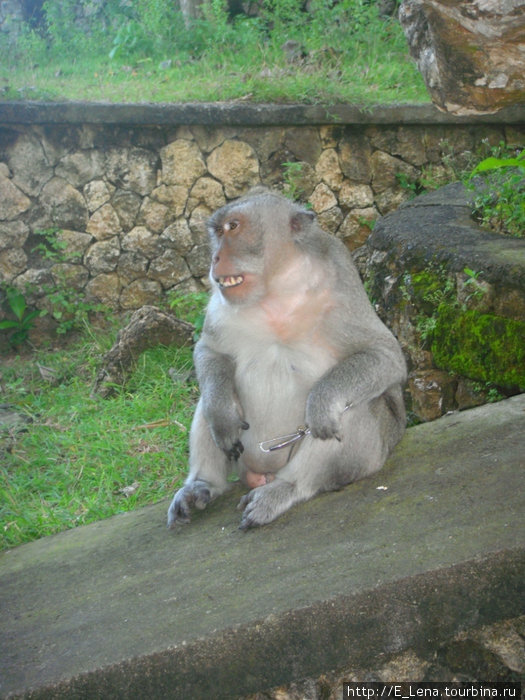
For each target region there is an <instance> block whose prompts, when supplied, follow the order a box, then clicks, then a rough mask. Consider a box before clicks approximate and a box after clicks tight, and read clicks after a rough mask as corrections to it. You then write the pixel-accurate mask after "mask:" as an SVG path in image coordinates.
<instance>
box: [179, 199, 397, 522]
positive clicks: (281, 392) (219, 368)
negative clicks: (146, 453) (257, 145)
mask: <svg viewBox="0 0 525 700" xmlns="http://www.w3.org/2000/svg"><path fill="white" fill-rule="evenodd" d="M229 221H235V222H237V221H240V222H241V224H240V225H239V227H238V228H237V230H236V231H235V238H234V245H233V246H232V245H231V240H228V241H226V238H227V236H226V235H223V231H228V224H227V222H229ZM225 224H227V225H226V226H225ZM235 226H236V227H237V224H235ZM209 231H210V236H211V241H212V248H213V254H212V267H211V271H210V278H211V281H212V285H213V294H212V297H211V299H210V303H209V306H208V311H207V315H206V322H205V325H204V329H203V333H202V336H201V338H200V340H199V342H198V343H197V345H196V348H195V365H196V370H197V377H198V380H199V385H200V389H201V398H200V401H199V405H198V407H197V410H196V412H195V417H194V421H193V425H192V429H191V434H190V472H189V475H188V478H187V479H186V483H185V485H184V486H183V487H182V489H180V490H179V491H178V492H177V493H176V494H175V496H174V498H173V501H172V503H171V506H170V508H169V512H168V525H169V526H172V525H174V524H176V523H179V522H187V521H188V520H189V517H190V510H191V507H193V506H195V507H200V508H203V507H205V506H206V504H207V503H208V502H209V501H210V500H212V499H213V498H215V497H216V496H218V495H220V494H221V493H223V492H224V491H225V490H226V488H227V477H228V475H229V474H230V473H231V472H232V471H236V472H237V473H238V475H239V476H240V477H241V479H243V478H248V475H249V474H250V473H255V474H270V475H275V479H274V480H273V481H272V482H271V483H266V484H265V485H262V486H258V487H257V488H253V489H252V490H251V491H249V492H248V493H247V494H246V495H245V496H244V497H243V498H242V500H241V502H240V504H239V507H240V508H241V509H242V511H243V515H242V519H241V528H248V527H252V526H256V525H264V524H265V523H269V522H271V521H272V520H274V519H275V518H276V517H278V516H279V515H281V514H282V513H284V512H285V511H286V510H288V509H289V508H290V507H291V506H292V505H294V504H296V503H298V502H300V501H304V500H307V499H309V498H312V497H313V496H315V494H317V493H320V492H321V491H326V490H332V489H337V488H339V487H341V486H342V485H344V484H347V483H350V482H351V481H355V480H356V479H359V478H361V477H364V476H367V475H369V474H372V473H374V472H375V471H377V470H379V469H380V468H381V467H382V465H383V463H384V461H385V459H386V458H387V456H388V455H389V453H390V452H391V451H392V449H393V448H394V447H395V445H396V444H397V442H398V441H399V440H400V439H401V436H402V435H403V432H404V430H405V423H406V417H405V408H404V404H403V397H402V386H403V383H404V382H405V379H406V367H405V362H404V359H403V356H402V353H401V349H400V347H399V344H398V342H397V340H396V339H395V338H394V336H393V335H392V334H391V332H390V331H389V330H388V329H387V328H386V326H384V324H383V323H382V322H381V321H380V319H379V318H378V316H377V314H376V313H375V311H374V309H373V307H372V305H371V304H370V302H369V300H368V298H367V296H366V293H365V291H364V288H363V285H362V283H361V280H360V279H359V275H358V273H357V270H356V268H355V265H354V263H353V261H352V259H351V256H350V254H349V252H348V250H347V249H346V247H345V246H344V245H343V244H342V243H341V241H339V240H337V239H335V238H334V237H332V236H329V235H328V234H327V233H325V232H324V231H322V230H321V229H320V228H319V226H318V225H317V223H316V221H315V219H314V217H312V214H311V212H308V211H306V210H304V209H302V208H301V207H299V206H298V205H296V204H294V203H292V202H290V201H289V200H288V199H286V198H284V197H282V196H280V195H277V194H275V193H272V192H269V191H267V190H261V189H260V188H258V189H257V190H256V191H255V192H253V193H251V194H250V193H249V194H248V195H247V196H245V197H243V198H241V199H239V200H237V201H235V202H232V203H231V204H228V205H226V206H225V207H222V208H221V209H219V210H218V211H217V212H216V213H215V214H214V215H213V217H212V218H211V219H210V223H209ZM232 238H233V237H232ZM228 246H229V247H228ZM226 250H228V254H227V255H226V252H225V251H226ZM263 251H264V252H263ZM226 257H227V258H228V261H229V262H228V264H229V265H230V266H231V267H232V268H235V269H232V270H231V274H235V275H238V274H241V273H245V272H247V273H251V274H252V275H253V276H254V279H256V282H255V284H254V286H253V289H252V288H250V293H249V294H248V295H247V296H246V297H245V298H244V297H238V298H237V297H235V298H233V296H234V295H232V294H230V295H229V294H228V290H224V289H222V290H221V288H220V286H219V284H218V283H217V281H216V277H217V275H216V272H215V271H216V269H217V265H219V264H226V263H224V259H225V258H226ZM221 258H222V263H218V262H217V261H218V260H220V259H221ZM228 269H229V268H228ZM228 274H230V273H229V272H228ZM217 279H219V278H218V277H217ZM239 289H241V290H242V286H240V287H239ZM241 294H242V291H241ZM228 296H230V298H227V297H228ZM348 405H350V408H349V409H348V410H345V408H346V407H347V406H348ZM305 423H306V424H307V425H308V426H309V427H310V431H311V434H310V435H308V436H306V437H305V438H303V439H302V440H301V442H300V443H299V444H298V445H297V446H296V448H295V449H294V450H293V453H292V455H291V457H290V453H289V451H288V450H279V451H276V452H272V453H270V454H265V453H263V452H262V451H261V450H260V449H259V446H258V445H259V442H261V441H263V440H268V439H270V438H273V437H276V436H279V435H286V434H288V433H293V432H295V430H296V429H297V427H298V426H299V425H303V424H305Z"/></svg>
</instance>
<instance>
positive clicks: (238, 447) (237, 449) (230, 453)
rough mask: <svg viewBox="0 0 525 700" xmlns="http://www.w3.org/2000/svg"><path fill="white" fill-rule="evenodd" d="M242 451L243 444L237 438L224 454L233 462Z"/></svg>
mask: <svg viewBox="0 0 525 700" xmlns="http://www.w3.org/2000/svg"><path fill="white" fill-rule="evenodd" d="M243 452H244V445H243V444H242V442H241V441H240V440H237V442H234V443H233V445H232V446H231V447H230V449H229V450H225V453H226V456H227V457H228V459H232V460H234V461H235V462H236V461H237V460H238V459H239V457H240V456H241V455H242V453H243Z"/></svg>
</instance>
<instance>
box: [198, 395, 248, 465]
mask: <svg viewBox="0 0 525 700" xmlns="http://www.w3.org/2000/svg"><path fill="white" fill-rule="evenodd" d="M205 415H206V420H207V421H208V424H209V426H210V430H211V434H212V437H213V440H214V442H215V444H216V445H217V447H218V448H219V449H220V450H222V451H223V452H224V454H225V455H226V456H227V457H228V459H233V460H237V459H239V457H240V456H241V454H242V453H243V452H244V445H243V444H242V442H241V438H240V435H241V430H248V428H249V427H250V426H249V424H248V423H247V422H246V421H245V420H243V419H242V418H241V416H240V415H239V412H238V410H237V407H236V405H235V403H232V404H230V406H229V407H227V406H222V405H221V406H218V407H216V408H214V409H209V408H208V409H207V410H205Z"/></svg>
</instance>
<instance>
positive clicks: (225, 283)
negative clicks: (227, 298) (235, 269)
mask: <svg viewBox="0 0 525 700" xmlns="http://www.w3.org/2000/svg"><path fill="white" fill-rule="evenodd" d="M215 281H216V282H217V284H218V285H219V287H222V288H223V289H231V288H232V287H238V286H239V285H240V284H242V283H243V282H244V275H236V276H233V275H230V276H229V277H216V278H215Z"/></svg>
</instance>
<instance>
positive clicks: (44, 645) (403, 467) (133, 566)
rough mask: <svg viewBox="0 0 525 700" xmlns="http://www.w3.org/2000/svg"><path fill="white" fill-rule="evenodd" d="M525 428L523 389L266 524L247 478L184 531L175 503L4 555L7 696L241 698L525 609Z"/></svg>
mask: <svg viewBox="0 0 525 700" xmlns="http://www.w3.org/2000/svg"><path fill="white" fill-rule="evenodd" d="M524 436H525V395H521V396H517V397H514V398H512V399H508V400H507V401H504V402H501V403H498V404H492V405H487V406H483V407H480V408H476V409H473V410H471V411H467V412H464V413H460V414H452V415H449V416H446V417H444V418H442V419H440V420H438V421H435V422H434V423H426V424H423V425H420V426H417V427H415V428H411V429H410V430H409V431H408V433H407V435H406V437H405V438H404V440H403V441H402V443H401V445H400V446H399V448H398V450H397V451H396V453H395V454H394V456H393V458H392V459H391V460H390V461H389V463H388V465H387V466H386V467H385V468H384V469H383V471H382V472H380V473H379V474H378V475H376V476H375V477H373V478H370V479H366V480H363V481H361V482H358V483H356V484H353V485H351V486H349V487H347V488H346V489H344V490H342V491H339V492H336V493H329V494H324V495H322V496H320V497H318V498H316V499H314V500H313V501H310V502H308V503H305V504H302V505H300V506H298V507H296V508H294V509H293V510H292V511H290V512H289V513H287V514H286V515H285V516H284V517H282V518H281V519H279V520H278V521H277V522H275V523H274V524H272V525H269V526H267V527H265V528H261V529H258V530H254V531H249V532H247V533H244V532H241V531H239V530H238V529H237V525H238V522H239V514H238V513H237V512H236V511H235V503H236V501H237V499H238V497H239V493H240V490H239V488H238V487H235V489H234V490H233V492H232V493H231V494H229V495H228V496H226V497H225V498H223V499H222V500H219V501H218V502H216V503H214V504H213V505H212V506H211V508H210V509H209V511H208V512H204V513H199V514H198V515H197V516H196V517H195V518H194V521H193V522H192V524H191V525H190V526H188V527H182V528H181V529H180V531H178V532H168V531H166V529H165V524H164V523H165V510H166V505H167V504H166V503H161V504H158V505H156V506H152V507H150V508H145V509H142V510H139V511H136V512H133V513H128V514H124V515H120V516H116V517H114V518H111V519H109V520H106V521H102V522H99V523H95V524H93V525H89V526H86V527H82V528H78V529H76V530H71V531H69V532H67V533H63V534H61V535H58V536H54V537H49V538H45V539H43V540H40V541H38V542H34V543H31V544H28V545H24V546H22V547H19V548H17V549H15V550H12V551H10V552H7V553H4V554H3V555H2V556H1V557H0V601H1V607H2V639H1V641H0V673H1V675H2V685H1V688H0V692H1V693H2V694H3V696H4V697H27V698H54V699H55V698H68V699H70V698H95V697H100V698H102V697H103V698H104V699H105V700H106V699H108V698H119V699H121V698H141V697H147V698H159V699H160V698H189V697H191V698H207V697H216V698H231V697H235V696H236V695H241V694H246V693H249V692H255V691H256V690H259V689H263V688H268V687H271V686H274V685H278V684H281V683H286V682H290V681H291V680H293V679H296V678H300V677H302V676H315V675H316V674H319V673H321V672H322V671H324V670H328V669H330V668H336V667H342V666H344V665H346V666H347V667H348V665H350V664H360V663H363V662H366V660H367V659H370V657H371V656H374V655H377V654H380V653H392V652H398V651H401V650H403V649H406V648H416V649H417V648H427V649H428V648H431V647H433V646H435V645H436V644H438V643H440V642H441V641H444V640H446V639H448V638H450V637H451V636H452V635H453V634H455V633H457V632H458V631H459V630H462V629H467V628H470V627H474V626H478V625H481V624H487V623H491V622H494V621H497V620H499V619H504V618H509V617H514V616H517V615H519V614H521V613H522V612H523V611H524V609H525V608H524V603H525V596H524V592H525V591H524V582H525V533H524V529H523V512H524V495H523V454H525V444H524V443H525V439H524ZM385 487H386V488H385Z"/></svg>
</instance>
